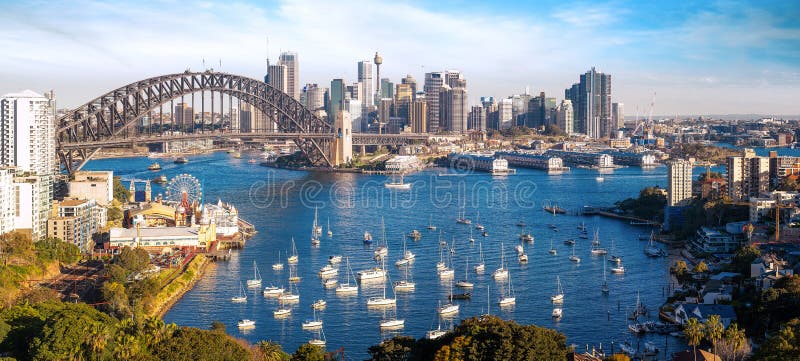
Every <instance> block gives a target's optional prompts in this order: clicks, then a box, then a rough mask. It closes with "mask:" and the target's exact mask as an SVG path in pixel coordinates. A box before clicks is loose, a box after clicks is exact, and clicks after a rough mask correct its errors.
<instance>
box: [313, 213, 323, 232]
mask: <svg viewBox="0 0 800 361" xmlns="http://www.w3.org/2000/svg"><path fill="white" fill-rule="evenodd" d="M318 211H319V208H318V207H314V224H313V225H312V232H313V233H315V234H322V226H321V225H320V224H319V217H318V215H319V213H318Z"/></svg>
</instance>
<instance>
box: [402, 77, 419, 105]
mask: <svg viewBox="0 0 800 361" xmlns="http://www.w3.org/2000/svg"><path fill="white" fill-rule="evenodd" d="M400 84H407V85H408V86H409V87H411V101H414V100H417V79H414V77H413V76H411V75H406V77H405V78H403V79H400Z"/></svg>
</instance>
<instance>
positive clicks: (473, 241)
mask: <svg viewBox="0 0 800 361" xmlns="http://www.w3.org/2000/svg"><path fill="white" fill-rule="evenodd" d="M467 240H468V241H469V243H475V238H472V228H470V229H469V238H468V239H467Z"/></svg>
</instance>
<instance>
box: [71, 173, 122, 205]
mask: <svg viewBox="0 0 800 361" xmlns="http://www.w3.org/2000/svg"><path fill="white" fill-rule="evenodd" d="M67 187H68V188H69V196H70V197H72V198H77V199H89V200H93V201H95V202H97V204H98V205H101V206H103V207H105V206H108V205H109V204H111V201H112V200H114V172H112V171H86V170H81V171H77V172H75V173H73V179H72V180H71V181H69V184H68V186H67Z"/></svg>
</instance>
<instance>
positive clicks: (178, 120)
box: [172, 103, 194, 132]
mask: <svg viewBox="0 0 800 361" xmlns="http://www.w3.org/2000/svg"><path fill="white" fill-rule="evenodd" d="M172 117H173V119H172V127H173V129H177V130H181V131H185V132H190V131H192V128H193V127H194V109H192V107H191V105H189V104H187V103H178V104H175V111H174V113H173V116H172Z"/></svg>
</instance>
